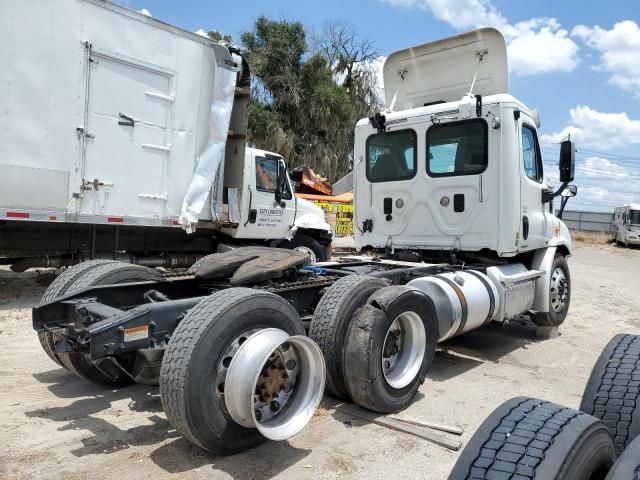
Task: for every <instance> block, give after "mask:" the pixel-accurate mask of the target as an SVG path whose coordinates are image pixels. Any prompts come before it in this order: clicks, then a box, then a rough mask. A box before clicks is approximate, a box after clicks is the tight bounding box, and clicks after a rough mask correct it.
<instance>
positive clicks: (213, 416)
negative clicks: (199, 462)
mask: <svg viewBox="0 0 640 480" xmlns="http://www.w3.org/2000/svg"><path fill="white" fill-rule="evenodd" d="M270 327H274V328H279V329H281V330H284V331H285V332H287V333H289V334H290V335H304V327H303V325H302V321H301V320H300V317H299V316H298V313H297V312H296V310H295V309H294V308H293V307H292V306H291V304H290V303H289V302H287V301H286V300H284V299H283V298H282V297H279V296H277V295H275V294H273V293H269V292H264V291H259V290H254V289H250V288H230V289H228V290H223V291H219V292H216V293H214V294H212V295H211V296H209V297H207V298H206V299H204V300H202V301H201V302H200V303H198V304H197V305H196V306H194V307H193V308H192V309H191V310H189V313H188V314H187V315H186V317H185V318H184V319H183V320H182V321H181V322H180V323H179V324H178V327H177V328H176V330H175V331H174V332H173V334H172V336H171V340H170V341H169V345H168V346H167V348H166V350H165V354H164V358H163V360H162V367H161V369H160V398H161V400H162V406H163V408H164V411H165V413H166V415H167V418H168V419H169V421H170V422H171V424H172V425H173V426H174V427H175V429H176V430H177V431H178V432H179V433H181V434H182V435H184V436H185V437H186V438H187V439H188V440H189V441H191V442H192V443H194V444H196V445H198V446H199V447H200V448H202V449H204V450H207V451H209V452H212V453H217V454H227V453H234V452H239V451H243V450H246V449H249V448H252V447H254V446H256V445H258V444H260V443H262V442H263V441H264V440H265V437H263V436H262V435H261V434H260V433H259V432H258V430H257V429H254V428H246V427H243V426H241V425H239V424H237V423H235V422H234V421H233V420H232V419H231V417H230V416H229V414H228V413H225V410H224V408H223V407H222V406H221V405H220V404H219V403H218V402H217V401H216V399H215V390H216V388H218V385H214V374H215V372H216V369H217V368H218V366H219V364H220V363H221V362H223V359H222V358H221V357H222V356H223V354H224V352H225V350H226V349H227V347H228V346H229V345H230V344H231V342H233V341H234V339H237V338H238V337H239V336H240V335H242V334H243V332H246V331H248V330H250V329H256V328H270Z"/></svg>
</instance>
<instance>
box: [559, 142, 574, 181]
mask: <svg viewBox="0 0 640 480" xmlns="http://www.w3.org/2000/svg"><path fill="white" fill-rule="evenodd" d="M559 163H560V181H561V182H562V183H566V182H572V181H573V177H574V175H575V169H576V146H575V144H574V143H573V142H572V141H571V140H565V141H564V142H562V143H561V144H560V162H559Z"/></svg>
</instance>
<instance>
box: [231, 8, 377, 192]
mask: <svg viewBox="0 0 640 480" xmlns="http://www.w3.org/2000/svg"><path fill="white" fill-rule="evenodd" d="M354 38H355V37H352V40H353V39H354ZM241 41H242V44H243V48H244V54H245V56H246V58H247V61H248V62H249V65H250V67H251V70H252V74H253V77H254V81H253V87H252V100H251V103H250V106H249V141H250V142H251V143H253V144H255V145H256V146H258V147H260V148H264V149H266V150H271V151H275V152H278V153H280V154H282V155H283V156H284V157H285V158H287V159H288V161H289V163H290V165H291V166H301V165H305V166H310V167H311V168H313V169H314V170H315V171H316V172H318V173H320V174H322V175H325V176H326V177H328V178H329V179H330V180H331V181H335V180H337V179H339V178H340V177H342V176H343V175H344V174H345V173H346V172H347V170H348V166H349V157H350V155H351V152H352V149H353V129H354V126H355V122H356V121H357V120H358V118H359V117H360V116H365V115H368V114H369V112H370V111H372V110H373V109H375V108H376V107H377V105H376V104H375V102H376V97H375V96H372V95H370V92H369V91H368V90H366V89H364V88H362V85H363V83H362V82H363V79H364V78H365V77H366V75H363V72H367V71H368V70H367V68H368V67H367V66H366V65H364V64H362V65H361V64H359V63H358V62H360V59H359V58H355V59H353V61H352V62H351V63H349V62H348V61H343V62H342V63H341V64H340V66H338V65H337V63H336V62H334V61H333V59H332V57H331V56H330V55H328V54H327V52H326V51H323V50H322V49H321V48H316V47H314V48H313V49H310V48H309V46H308V44H307V35H306V32H305V29H304V26H303V25H302V24H301V23H299V22H289V21H285V20H282V21H274V20H270V19H267V18H265V17H260V18H258V19H257V20H256V22H255V25H254V28H253V30H252V31H250V32H245V33H244V34H242V36H241ZM372 51H373V50H370V52H372ZM345 71H346V74H345V73H344V72H345ZM366 78H367V81H369V80H370V78H369V77H366ZM367 88H368V87H367ZM365 90H366V91H367V93H366V94H365Z"/></svg>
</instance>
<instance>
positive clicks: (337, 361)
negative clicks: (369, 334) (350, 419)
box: [309, 275, 388, 400]
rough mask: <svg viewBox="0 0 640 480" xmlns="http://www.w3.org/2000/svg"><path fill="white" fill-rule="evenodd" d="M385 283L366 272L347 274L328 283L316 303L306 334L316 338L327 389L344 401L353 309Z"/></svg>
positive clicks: (345, 398)
mask: <svg viewBox="0 0 640 480" xmlns="http://www.w3.org/2000/svg"><path fill="white" fill-rule="evenodd" d="M387 285H388V282H387V281H386V280H383V279H381V278H376V277H370V276H367V275H349V276H347V277H343V278H341V279H340V280H338V281H337V282H335V283H334V284H333V285H331V286H330V287H329V288H327V290H326V291H325V292H324V294H323V295H322V298H321V299H320V301H319V302H318V305H317V306H316V308H315V310H314V312H313V317H312V318H311V326H310V327H309V337H310V338H311V339H312V340H313V341H315V342H316V343H317V344H318V346H319V347H320V350H322V354H323V355H324V361H325V363H326V366H327V383H326V387H325V388H326V390H327V391H328V392H329V393H330V394H331V395H334V396H336V397H338V398H341V399H343V400H349V395H348V393H347V387H346V385H345V383H344V372H343V364H344V361H343V355H344V342H345V338H346V336H347V330H348V328H349V324H350V323H351V321H352V319H353V315H354V314H355V312H356V310H357V309H358V308H360V307H361V306H363V305H364V304H365V303H366V301H367V299H368V298H369V297H370V296H371V294H373V293H374V292H375V291H376V290H379V289H381V288H383V287H386V286H387Z"/></svg>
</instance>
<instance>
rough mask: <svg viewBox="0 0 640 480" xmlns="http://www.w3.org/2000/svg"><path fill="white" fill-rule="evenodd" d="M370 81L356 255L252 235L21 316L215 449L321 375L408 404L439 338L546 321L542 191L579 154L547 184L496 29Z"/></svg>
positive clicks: (246, 442) (320, 381) (345, 392)
mask: <svg viewBox="0 0 640 480" xmlns="http://www.w3.org/2000/svg"><path fill="white" fill-rule="evenodd" d="M384 76H385V88H386V90H387V92H386V93H387V107H386V109H385V111H383V112H380V113H378V114H376V115H374V116H372V117H371V118H368V119H363V120H362V121H360V122H359V123H358V124H357V127H356V129H355V151H354V159H355V162H354V163H355V165H354V178H355V180H354V185H355V222H356V224H355V232H356V235H355V241H356V246H357V248H358V249H359V250H361V252H360V254H359V255H354V256H352V257H345V258H342V259H341V260H340V261H331V262H317V263H312V262H311V260H310V256H309V255H308V254H307V252H304V251H302V252H301V251H293V250H284V249H275V248H268V247H246V248H238V249H235V250H232V251H228V252H223V253H215V254H212V255H209V256H206V257H204V258H203V259H202V260H200V261H198V262H196V263H195V264H194V265H192V266H191V268H189V269H188V270H187V271H174V272H173V273H170V274H167V273H161V272H158V271H154V270H151V269H149V268H145V267H142V266H137V265H127V264H123V263H119V262H115V261H98V262H97V263H96V261H94V262H85V263H81V264H79V265H77V266H75V267H73V268H71V269H69V270H67V271H65V272H64V273H63V274H62V275H61V276H60V277H59V278H58V279H57V280H56V282H54V284H52V285H51V287H49V290H47V292H46V293H45V296H44V298H43V300H42V303H41V304H40V305H38V306H37V307H35V308H34V310H33V327H34V329H35V330H36V331H37V332H38V335H39V337H40V340H41V343H42V345H43V348H44V349H45V351H46V353H47V354H48V355H49V356H50V357H51V359H52V360H54V361H56V362H58V363H59V364H60V365H61V366H63V367H64V368H67V369H68V370H69V371H71V372H72V373H75V374H76V375H79V376H80V377H83V378H85V379H87V380H90V381H93V382H96V383H100V384H105V385H114V384H118V385H122V384H127V383H132V382H138V383H151V384H159V385H160V395H161V398H162V403H163V406H164V409H165V412H166V413H167V417H168V419H169V420H170V422H171V423H172V424H173V426H174V427H175V428H176V429H177V430H178V431H179V432H180V433H181V434H183V435H184V436H185V437H186V438H188V439H189V440H190V441H192V442H193V443H195V444H196V445H199V446H200V447H202V448H204V449H206V450H209V451H212V452H222V453H225V452H234V451H239V450H243V449H247V448H250V447H252V446H254V445H257V444H258V443H260V442H261V441H263V440H264V439H265V438H270V439H283V438H287V437H289V436H291V435H293V434H295V433H296V432H298V431H299V430H300V429H301V428H302V427H303V426H304V425H305V424H306V422H307V421H308V420H309V419H310V418H311V415H312V413H313V410H314V409H315V407H316V406H317V405H318V402H319V401H320V398H321V396H322V393H323V388H324V386H325V385H326V391H327V392H328V393H330V394H332V395H334V396H336V397H338V398H340V399H342V400H345V401H351V402H354V403H356V404H358V405H360V406H362V407H364V408H367V409H370V410H373V411H375V412H381V413H389V412H396V411H399V410H402V409H403V408H406V407H407V406H408V405H409V404H410V403H411V402H412V401H413V399H414V397H415V394H416V392H417V391H418V389H419V388H420V385H421V384H422V383H423V382H424V379H425V376H426V374H427V372H428V370H429V368H430V367H431V364H432V361H433V356H434V353H435V349H436V345H437V343H438V342H442V341H445V340H447V339H449V338H452V337H454V336H456V335H461V334H463V333H465V332H468V331H469V330H472V329H475V328H478V327H481V326H482V325H485V324H487V323H489V322H507V321H509V320H510V319H512V318H514V317H516V316H519V315H523V314H524V315H529V316H530V317H531V318H532V319H533V321H535V322H536V323H537V324H539V325H544V326H552V327H557V326H559V325H560V324H561V323H562V322H563V321H564V320H565V318H566V316H567V312H568V309H569V302H570V295H571V281H570V274H569V268H568V264H567V257H568V256H569V255H570V253H571V239H570V236H569V232H568V230H567V228H566V226H565V225H564V223H563V222H562V221H561V220H560V219H559V218H557V217H556V216H555V215H554V212H553V205H552V202H553V199H554V197H556V196H560V195H564V196H565V197H564V198H568V197H569V196H571V195H574V194H575V188H573V187H572V186H570V185H569V182H570V181H571V180H572V178H573V164H574V149H573V145H572V144H571V143H570V142H565V143H563V145H562V148H561V156H560V179H561V182H562V183H561V185H559V186H558V188H557V189H556V191H555V192H554V191H551V190H550V189H549V188H548V186H547V184H546V183H545V180H544V175H543V173H544V172H543V162H542V156H541V151H540V146H539V143H538V138H537V127H538V125H539V120H538V116H537V114H536V113H535V112H534V111H532V110H530V109H528V108H527V107H526V106H525V105H524V104H523V103H522V102H520V101H519V100H517V99H516V98H514V97H512V96H510V95H509V93H508V72H507V59H506V48H505V42H504V39H503V37H502V35H501V34H500V33H499V32H498V31H496V30H494V29H488V28H486V29H481V30H478V31H474V32H471V33H468V34H464V35H460V36H456V37H453V38H449V39H445V40H442V41H438V42H434V43H430V44H427V45H422V46H419V47H416V48H411V49H407V50H402V51H399V52H396V53H394V54H392V55H390V56H389V57H388V59H387V61H386V64H385V67H384ZM365 251H366V253H368V254H366V255H365V254H364V253H365ZM105 262H106V263H105Z"/></svg>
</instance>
